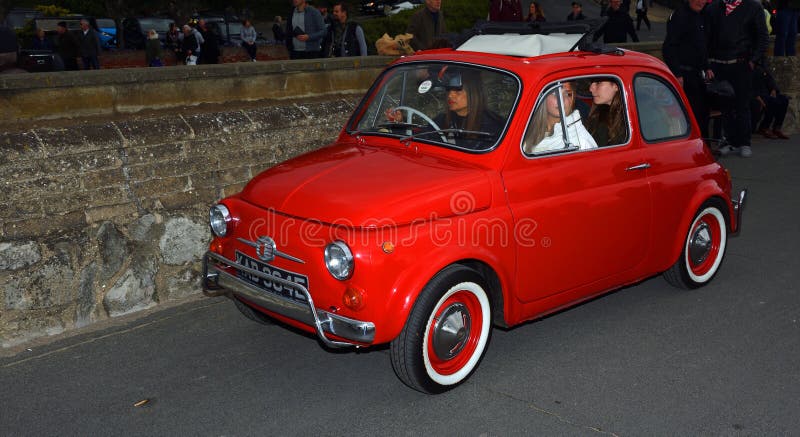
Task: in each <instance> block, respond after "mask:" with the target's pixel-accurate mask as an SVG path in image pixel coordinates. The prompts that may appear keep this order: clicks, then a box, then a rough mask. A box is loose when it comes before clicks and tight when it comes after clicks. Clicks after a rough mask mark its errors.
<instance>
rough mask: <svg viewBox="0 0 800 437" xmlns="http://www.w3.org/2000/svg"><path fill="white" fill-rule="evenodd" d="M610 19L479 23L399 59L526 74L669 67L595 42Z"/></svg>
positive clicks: (637, 54) (658, 61)
mask: <svg viewBox="0 0 800 437" xmlns="http://www.w3.org/2000/svg"><path fill="white" fill-rule="evenodd" d="M605 22H606V19H605V18H602V19H594V20H581V21H580V22H574V21H571V22H564V23H558V22H556V23H546V22H545V23H516V22H514V23H511V22H479V23H478V24H476V26H475V27H474V28H473V29H470V30H469V31H467V32H465V33H463V34H462V35H461V36H460V37H459V38H458V41H456V43H455V48H454V49H453V48H445V49H433V50H426V51H422V52H418V53H417V54H415V55H414V56H406V57H404V58H401V60H399V61H397V62H403V63H405V62H416V61H449V62H464V63H471V64H476V65H483V66H487V67H495V68H501V69H505V70H509V71H512V72H516V73H518V74H525V75H527V74H529V73H530V72H531V71H537V72H540V73H541V74H547V73H550V72H554V71H561V70H565V69H569V68H581V67H603V66H607V67H615V66H624V65H630V66H640V67H643V66H648V67H652V68H654V69H656V70H661V71H664V72H666V71H668V70H667V68H666V66H665V65H664V63H663V61H661V60H659V59H657V58H655V57H653V56H650V55H647V54H644V53H639V52H635V51H630V50H624V49H621V48H618V47H615V46H612V45H605V44H603V43H595V42H593V41H592V40H593V36H594V32H595V31H596V30H597V29H599V28H600V27H602V25H603V24H605ZM541 74H540V75H541Z"/></svg>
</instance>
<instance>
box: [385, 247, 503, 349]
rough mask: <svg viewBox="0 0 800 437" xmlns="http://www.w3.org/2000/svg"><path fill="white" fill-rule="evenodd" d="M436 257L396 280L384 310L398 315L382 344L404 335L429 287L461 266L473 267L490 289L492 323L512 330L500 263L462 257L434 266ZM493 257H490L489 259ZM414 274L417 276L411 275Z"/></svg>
mask: <svg viewBox="0 0 800 437" xmlns="http://www.w3.org/2000/svg"><path fill="white" fill-rule="evenodd" d="M432 258H435V257H432V256H429V257H426V258H425V259H420V261H419V262H418V263H416V265H415V266H414V268H410V269H406V272H405V273H404V274H403V275H402V276H401V277H399V278H398V279H397V281H395V284H394V286H393V287H392V288H393V293H392V294H391V296H390V298H389V299H388V300H387V302H386V305H385V308H384V311H385V313H386V314H394V315H395V317H392V318H391V320H390V321H389V323H388V324H386V325H384V327H385V329H386V331H385V332H384V333H382V334H379V333H377V332H376V334H378V335H379V336H380V340H379V341H380V342H383V341H391V340H393V339H394V338H395V337H397V336H398V335H399V334H400V331H402V329H403V326H405V323H406V320H408V317H409V315H410V314H411V310H412V309H413V307H414V304H415V303H416V301H417V300H418V299H419V296H420V294H421V293H422V291H423V289H424V288H425V286H426V285H427V284H428V283H429V282H430V281H431V280H432V279H433V278H434V277H436V275H438V274H440V273H441V272H442V271H444V270H445V269H446V268H448V267H450V266H453V265H460V266H464V267H467V268H470V269H472V270H474V271H476V272H477V273H478V275H479V276H481V278H483V279H484V281H485V285H486V287H487V290H486V293H487V294H488V295H489V303H490V305H491V311H492V324H493V325H497V326H501V327H508V323H507V322H506V320H505V303H506V296H505V294H504V293H503V291H504V290H507V287H504V286H503V284H504V283H507V280H504V279H503V276H502V272H498V268H497V264H495V263H493V262H491V261H488V260H487V259H486V258H483V259H479V258H476V257H461V258H449V259H443V260H442V262H439V263H431V262H430V260H431V259H432ZM487 258H490V257H487ZM409 272H413V273H409Z"/></svg>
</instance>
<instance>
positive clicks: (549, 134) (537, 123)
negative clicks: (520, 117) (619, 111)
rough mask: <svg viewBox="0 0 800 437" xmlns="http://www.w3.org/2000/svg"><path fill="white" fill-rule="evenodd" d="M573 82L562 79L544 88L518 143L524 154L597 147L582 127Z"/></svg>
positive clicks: (579, 97) (575, 85)
mask: <svg viewBox="0 0 800 437" xmlns="http://www.w3.org/2000/svg"><path fill="white" fill-rule="evenodd" d="M577 86H578V85H577V83H576V82H575V81H573V80H563V81H558V82H555V83H551V84H550V85H548V86H546V87H545V88H544V91H543V92H542V94H541V95H540V96H539V98H538V100H537V103H536V107H535V109H534V110H533V113H532V115H531V119H530V121H529V122H528V128H527V129H526V131H525V135H524V136H523V141H522V151H523V153H525V155H528V156H536V155H544V154H553V153H558V152H565V151H577V150H588V149H594V148H596V147H597V143H596V142H595V140H594V138H593V137H592V136H591V135H590V134H589V132H588V131H587V130H586V127H585V126H584V124H583V123H584V121H583V116H582V113H583V114H585V113H586V112H585V111H581V106H585V102H584V101H583V100H581V96H579V94H578V91H577Z"/></svg>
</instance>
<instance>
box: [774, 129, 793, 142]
mask: <svg viewBox="0 0 800 437" xmlns="http://www.w3.org/2000/svg"><path fill="white" fill-rule="evenodd" d="M772 138H780V139H782V140H788V139H789V137H788V136H786V134H785V133H783V132H782V131H781V130H780V129H772Z"/></svg>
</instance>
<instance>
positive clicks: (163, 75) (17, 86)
mask: <svg viewBox="0 0 800 437" xmlns="http://www.w3.org/2000/svg"><path fill="white" fill-rule="evenodd" d="M394 59H395V58H394V57H390V56H368V57H363V58H325V59H319V60H283V61H269V62H237V63H231V64H216V65H197V66H185V65H179V66H174V67H168V68H118V69H108V70H90V71H61V72H51V73H24V74H5V75H0V91H5V90H23V89H31V88H62V87H68V88H71V87H76V86H99V85H111V84H125V83H148V82H164V81H178V80H194V79H209V78H220V77H245V78H246V77H250V76H257V75H263V74H278V73H283V74H286V73H294V72H308V71H338V70H358V69H375V68H378V69H382V68H384V67H385V66H386V65H387V64H388V63H389V62H391V61H393V60H394Z"/></svg>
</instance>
